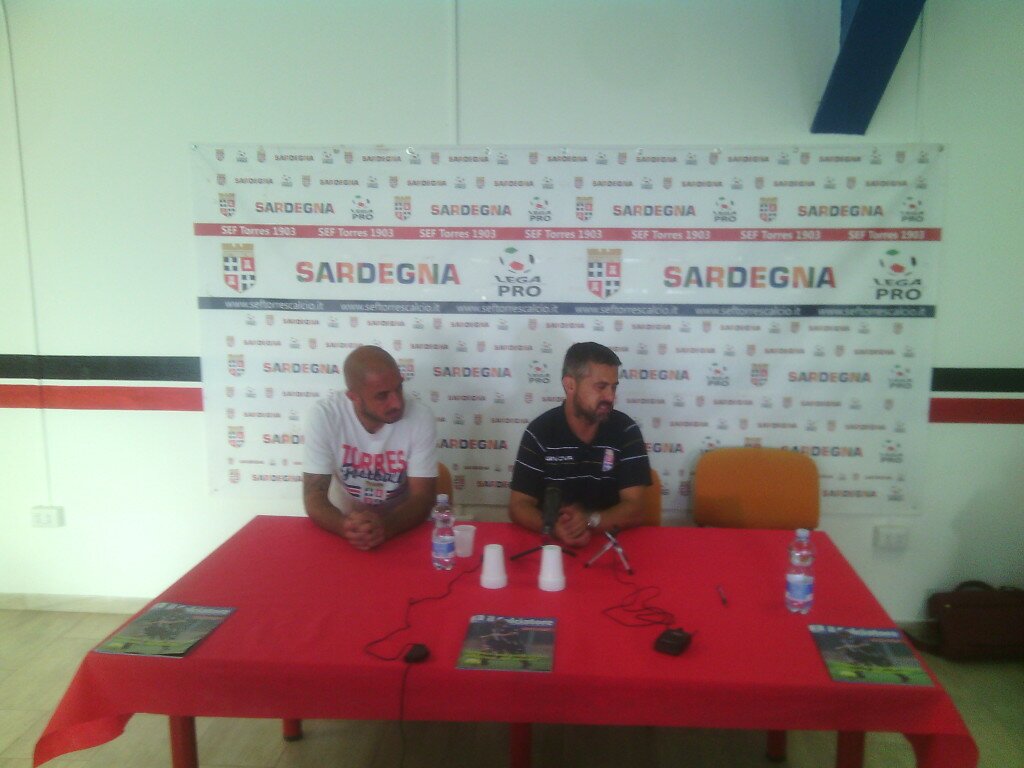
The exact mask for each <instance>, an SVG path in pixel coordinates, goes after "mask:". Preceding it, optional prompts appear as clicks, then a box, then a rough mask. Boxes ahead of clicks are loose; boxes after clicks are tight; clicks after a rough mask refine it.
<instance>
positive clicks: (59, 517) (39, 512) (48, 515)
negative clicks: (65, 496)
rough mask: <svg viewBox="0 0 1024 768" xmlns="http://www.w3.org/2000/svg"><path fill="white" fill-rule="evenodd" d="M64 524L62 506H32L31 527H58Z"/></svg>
mask: <svg viewBox="0 0 1024 768" xmlns="http://www.w3.org/2000/svg"><path fill="white" fill-rule="evenodd" d="M63 525H64V507H32V527H33V528H60V527H61V526H63Z"/></svg>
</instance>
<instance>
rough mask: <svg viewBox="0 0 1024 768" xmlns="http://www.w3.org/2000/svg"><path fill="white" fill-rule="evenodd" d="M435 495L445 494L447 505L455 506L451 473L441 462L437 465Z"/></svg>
mask: <svg viewBox="0 0 1024 768" xmlns="http://www.w3.org/2000/svg"><path fill="white" fill-rule="evenodd" d="M435 493H447V494H448V503H449V504H455V491H454V489H453V488H452V473H451V472H450V471H449V470H448V467H447V466H445V465H444V464H443V463H442V462H440V461H439V462H438V463H437V490H436V491H435Z"/></svg>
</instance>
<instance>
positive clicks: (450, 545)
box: [430, 537, 455, 558]
mask: <svg viewBox="0 0 1024 768" xmlns="http://www.w3.org/2000/svg"><path fill="white" fill-rule="evenodd" d="M430 549H431V552H433V554H434V557H440V558H449V557H454V556H455V538H454V537H445V538H443V539H434V542H433V544H432V545H431V548H430Z"/></svg>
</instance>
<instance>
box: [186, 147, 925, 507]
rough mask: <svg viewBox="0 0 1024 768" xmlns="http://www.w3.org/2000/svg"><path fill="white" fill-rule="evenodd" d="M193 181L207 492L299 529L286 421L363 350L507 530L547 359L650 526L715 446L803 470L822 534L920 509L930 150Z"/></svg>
mask: <svg viewBox="0 0 1024 768" xmlns="http://www.w3.org/2000/svg"><path fill="white" fill-rule="evenodd" d="M192 157H193V165H194V173H193V179H194V189H193V193H194V202H195V222H194V233H195V244H196V251H197V254H198V258H199V269H200V286H201V288H200V291H201V293H200V296H199V309H200V314H201V319H202V329H203V353H202V362H203V386H204V403H205V406H204V407H205V410H206V414H207V424H208V433H209V445H210V460H209V466H210V481H211V484H212V487H213V489H214V490H215V491H221V492H225V493H231V494H238V495H250V496H256V495H258V496H268V495H269V496H275V497H280V498H289V499H292V500H293V501H294V502H295V503H296V504H297V503H299V498H300V490H299V486H300V483H301V479H302V441H303V437H302V421H303V417H304V414H305V412H306V411H307V409H308V408H309V407H310V406H311V405H312V403H313V402H314V401H315V400H316V399H317V398H321V397H325V396H327V395H328V394H329V393H331V392H333V391H337V390H340V389H343V382H342V376H341V364H342V361H343V360H344V358H345V356H346V355H347V354H348V352H349V351H350V350H351V349H353V348H354V347H356V346H358V345H360V344H378V345H380V346H382V347H384V348H385V349H387V350H389V351H390V352H391V353H392V354H393V355H394V356H395V358H396V359H397V360H398V363H399V365H400V366H401V368H402V371H403V373H404V376H405V379H406V392H407V393H408V395H410V396H412V397H416V398H419V399H420V400H422V401H423V402H425V403H427V404H428V405H429V406H430V408H431V409H432V410H433V412H434V415H435V416H436V418H437V422H438V424H437V428H438V439H439V449H440V457H441V459H442V460H443V461H444V462H446V463H447V464H448V465H449V466H450V468H451V470H452V474H453V476H454V480H455V485H456V489H457V497H458V501H459V503H463V504H465V503H469V504H474V503H479V504H499V505H500V504H504V503H505V502H506V500H507V496H508V481H509V477H510V473H511V470H512V464H513V461H514V459H515V453H516V449H517V447H518V444H519V439H520V436H521V434H522V430H523V428H524V427H525V425H526V423H527V422H528V421H529V420H530V419H532V418H533V417H535V416H536V415H538V414H539V413H541V412H542V411H543V410H545V409H548V408H551V407H553V406H555V405H557V404H559V403H560V402H561V398H562V388H561V379H560V377H561V360H562V356H563V354H564V352H565V349H566V348H567V347H568V346H569V344H571V343H573V342H576V341H584V340H596V341H600V342H602V343H604V344H606V345H608V346H609V347H611V348H612V349H614V350H615V351H616V352H617V353H618V355H619V357H620V358H621V359H622V362H623V367H622V371H621V384H620V387H619V393H618V407H619V408H620V409H621V410H623V411H625V412H626V413H628V414H630V415H631V416H632V417H633V418H635V419H636V420H637V421H638V422H639V423H640V425H641V427H642V429H643V433H644V437H645V439H646V441H647V443H648V451H649V453H650V457H651V463H652V465H653V466H654V468H655V469H656V470H657V471H658V472H659V473H660V475H661V478H662V481H663V485H664V494H665V498H664V505H665V507H666V509H686V508H688V506H689V494H690V483H691V477H692V471H693V467H694V464H695V462H696V460H697V458H698V456H699V455H700V454H701V452H702V451H706V450H709V449H711V448H714V447H717V446H729V445H765V446H781V447H784V448H787V449H789V450H794V451H801V452H804V453H807V454H809V455H811V456H812V457H813V458H814V459H815V461H816V462H817V464H818V467H819V469H820V472H821V475H822V483H821V487H822V497H823V498H822V504H823V510H824V511H826V512H871V513H883V514H894V513H909V512H913V511H915V510H916V509H917V508H918V501H919V497H920V490H921V487H920V486H921V482H922V480H921V478H922V474H921V469H922V464H923V461H924V453H925V429H926V425H927V410H928V397H929V372H930V371H931V339H932V332H933V327H932V326H933V319H934V317H935V288H936V286H935V277H934V276H935V274H936V273H935V266H936V261H937V259H938V257H939V250H940V244H941V239H942V238H941V233H942V229H941V221H942V211H941V201H942V187H943V181H942V180H943V159H944V157H943V152H942V148H941V147H939V146H932V145H927V146H925V145H913V146H909V145H906V146H878V147H870V146H868V147H863V146H860V147H839V148H835V147H832V148H822V147H809V148H802V147H740V148H721V149H709V148H686V147H671V148H659V149H636V148H630V149H623V148H615V147H607V148H593V147H588V148H555V149H553V148H544V147H536V148H531V147H514V148H513V147H497V148H494V147H492V148H467V147H417V148H405V147H402V148H390V147H372V148H370V147H349V146H329V147H324V146H316V147H275V146H271V145H263V146H248V145H247V146H239V145H228V144H222V145H197V146H195V147H194V148H193V151H192ZM738 481H741V480H740V479H738Z"/></svg>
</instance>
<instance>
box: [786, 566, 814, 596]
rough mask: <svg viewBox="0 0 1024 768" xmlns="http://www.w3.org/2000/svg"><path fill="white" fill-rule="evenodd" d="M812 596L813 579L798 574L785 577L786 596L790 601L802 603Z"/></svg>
mask: <svg viewBox="0 0 1024 768" xmlns="http://www.w3.org/2000/svg"><path fill="white" fill-rule="evenodd" d="M813 594H814V577H813V576H804V575H802V574H798V573H792V574H787V575H786V595H787V596H788V597H789V599H790V600H796V601H798V602H803V601H804V600H810V599H811V595H813Z"/></svg>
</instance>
